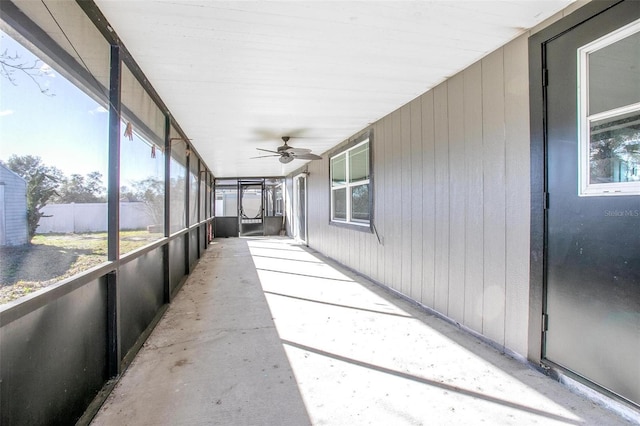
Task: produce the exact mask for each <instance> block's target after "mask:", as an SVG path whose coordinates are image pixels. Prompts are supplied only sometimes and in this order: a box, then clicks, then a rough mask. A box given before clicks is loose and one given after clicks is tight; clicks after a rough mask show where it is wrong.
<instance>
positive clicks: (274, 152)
mask: <svg viewBox="0 0 640 426" xmlns="http://www.w3.org/2000/svg"><path fill="white" fill-rule="evenodd" d="M256 149H257V150H258V151H264V152H270V153H272V154H278V155H280V153H279V152H278V151H271V150H268V149H262V148H256Z"/></svg>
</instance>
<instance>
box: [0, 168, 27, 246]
mask: <svg viewBox="0 0 640 426" xmlns="http://www.w3.org/2000/svg"><path fill="white" fill-rule="evenodd" d="M28 242H29V233H28V227H27V182H26V181H25V180H24V179H23V178H21V177H20V176H18V175H17V174H15V173H14V172H12V171H11V170H9V169H8V168H7V167H6V166H4V165H3V164H2V163H0V247H4V246H19V245H22V244H27V243H28Z"/></svg>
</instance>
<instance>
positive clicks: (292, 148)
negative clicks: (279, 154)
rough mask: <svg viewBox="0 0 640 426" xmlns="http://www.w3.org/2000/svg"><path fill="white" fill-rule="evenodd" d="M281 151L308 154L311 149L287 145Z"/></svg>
mask: <svg viewBox="0 0 640 426" xmlns="http://www.w3.org/2000/svg"><path fill="white" fill-rule="evenodd" d="M283 151H287V152H288V153H290V154H294V155H300V154H309V153H310V152H311V150H310V149H307V148H294V147H292V146H289V147H287V148H286V149H284V150H283Z"/></svg>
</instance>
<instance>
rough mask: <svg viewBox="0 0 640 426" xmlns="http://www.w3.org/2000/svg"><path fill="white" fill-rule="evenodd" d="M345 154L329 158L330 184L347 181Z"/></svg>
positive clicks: (341, 183)
mask: <svg viewBox="0 0 640 426" xmlns="http://www.w3.org/2000/svg"><path fill="white" fill-rule="evenodd" d="M346 167H347V162H346V154H342V155H339V156H337V157H334V158H332V159H331V185H332V186H339V185H344V184H345V182H346V181H347V169H346Z"/></svg>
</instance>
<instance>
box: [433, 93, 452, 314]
mask: <svg viewBox="0 0 640 426" xmlns="http://www.w3.org/2000/svg"><path fill="white" fill-rule="evenodd" d="M433 94H434V102H433V106H434V110H433V111H434V114H433V115H434V122H433V124H434V135H435V140H434V142H435V145H434V148H435V150H434V153H435V177H436V181H435V207H436V217H435V220H436V224H435V225H436V233H435V240H434V242H433V244H434V249H435V254H436V257H435V281H434V284H435V294H434V302H433V306H431V307H432V308H434V309H435V310H437V311H438V312H441V313H443V314H445V315H448V309H449V246H450V242H451V241H450V238H449V237H450V234H449V125H448V123H447V122H448V114H447V113H448V99H447V96H448V87H447V82H445V83H443V84H441V85H440V86H438V87H436V88H435V89H434V92H433Z"/></svg>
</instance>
